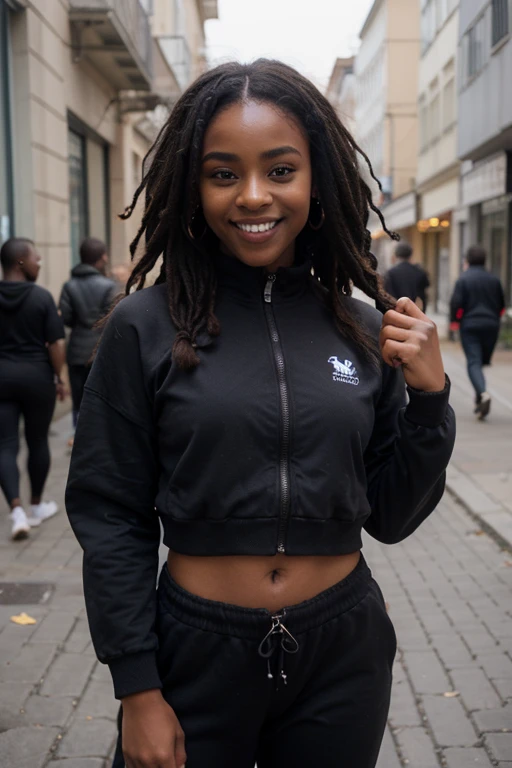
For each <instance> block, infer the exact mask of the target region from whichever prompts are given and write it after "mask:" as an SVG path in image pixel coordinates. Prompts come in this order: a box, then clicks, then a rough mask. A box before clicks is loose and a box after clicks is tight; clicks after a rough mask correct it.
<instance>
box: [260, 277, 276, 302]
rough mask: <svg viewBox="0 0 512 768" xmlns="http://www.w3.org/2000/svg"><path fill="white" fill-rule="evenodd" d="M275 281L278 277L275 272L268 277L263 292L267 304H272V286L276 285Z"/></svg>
mask: <svg viewBox="0 0 512 768" xmlns="http://www.w3.org/2000/svg"><path fill="white" fill-rule="evenodd" d="M275 281H276V276H275V274H274V273H273V272H272V273H271V274H270V275H267V282H266V283H265V290H264V292H263V298H264V299H265V301H266V303H267V304H270V303H271V302H272V286H273V285H274V283H275Z"/></svg>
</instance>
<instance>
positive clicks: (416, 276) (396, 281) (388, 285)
mask: <svg viewBox="0 0 512 768" xmlns="http://www.w3.org/2000/svg"><path fill="white" fill-rule="evenodd" d="M411 256H412V248H411V246H410V245H409V243H399V244H398V245H397V246H396V248H395V257H396V259H397V261H398V264H396V265H395V266H394V267H391V269H389V270H388V271H387V273H386V276H385V277H384V288H385V290H386V292H387V293H389V294H390V295H391V296H393V297H394V298H395V299H401V298H402V296H407V297H408V298H409V299H411V301H414V302H415V304H418V305H419V307H420V309H421V310H422V311H423V312H426V311H427V294H426V291H427V288H428V287H429V285H430V281H429V279H428V275H427V273H426V272H425V270H424V269H423V267H420V265H419V264H411V261H410V259H411ZM418 299H419V301H418Z"/></svg>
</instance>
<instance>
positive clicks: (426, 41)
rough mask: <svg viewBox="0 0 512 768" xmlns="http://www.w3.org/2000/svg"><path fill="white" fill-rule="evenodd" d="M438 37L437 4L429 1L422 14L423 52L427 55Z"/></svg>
mask: <svg viewBox="0 0 512 768" xmlns="http://www.w3.org/2000/svg"><path fill="white" fill-rule="evenodd" d="M435 36H436V4H435V0H428V2H427V3H426V4H425V6H424V8H423V10H422V12H421V52H422V53H425V51H426V50H427V48H428V47H429V46H430V45H431V43H432V41H433V39H434V37H435Z"/></svg>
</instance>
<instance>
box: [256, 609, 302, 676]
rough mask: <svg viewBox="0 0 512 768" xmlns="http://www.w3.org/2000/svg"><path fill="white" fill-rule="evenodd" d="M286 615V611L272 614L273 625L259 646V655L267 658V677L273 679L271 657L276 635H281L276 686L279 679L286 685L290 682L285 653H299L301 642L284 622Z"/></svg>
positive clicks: (274, 648) (274, 647)
mask: <svg viewBox="0 0 512 768" xmlns="http://www.w3.org/2000/svg"><path fill="white" fill-rule="evenodd" d="M284 616H285V611H283V612H282V613H281V614H279V613H276V614H275V615H274V616H272V626H271V628H270V630H269V631H268V632H267V634H266V635H265V637H264V638H263V640H262V641H261V643H260V644H259V646H258V653H259V655H260V656H262V657H263V658H264V659H266V660H267V677H268V678H269V679H270V680H271V679H272V678H273V677H274V675H273V674H272V671H271V669H270V657H271V656H272V655H273V653H274V651H275V650H276V635H280V642H279V656H278V662H277V664H278V668H279V675H278V679H277V683H276V687H277V686H278V685H279V679H281V680H282V681H283V683H284V684H285V685H287V684H288V680H287V676H286V675H285V672H284V654H285V653H297V651H298V650H299V644H298V642H297V640H296V639H295V638H294V636H293V635H292V633H291V632H290V631H289V630H288V629H287V628H286V627H285V625H284V624H283V622H282V619H284Z"/></svg>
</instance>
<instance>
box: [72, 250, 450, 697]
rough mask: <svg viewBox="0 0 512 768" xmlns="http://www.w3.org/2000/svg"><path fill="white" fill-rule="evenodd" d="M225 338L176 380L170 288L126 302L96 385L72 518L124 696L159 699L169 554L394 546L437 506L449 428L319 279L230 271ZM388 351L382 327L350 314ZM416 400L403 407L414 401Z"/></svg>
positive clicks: (356, 307)
mask: <svg viewBox="0 0 512 768" xmlns="http://www.w3.org/2000/svg"><path fill="white" fill-rule="evenodd" d="M218 270H219V287H218V292H217V305H216V313H217V316H218V318H219V320H220V323H221V329H222V330H221V334H220V336H219V337H218V338H216V339H210V338H209V337H208V336H206V335H205V336H204V337H200V338H199V339H198V354H199V356H200V359H201V362H200V364H199V365H198V367H197V368H195V369H194V370H193V371H183V370H180V369H179V368H178V367H177V366H176V365H175V364H173V361H172V358H171V348H172V344H173V340H174V337H175V333H176V331H175V329H174V326H173V324H172V322H171V319H170V316H169V312H168V309H167V297H166V288H165V286H163V285H159V286H154V287H152V288H147V289H145V290H143V291H140V292H137V293H135V294H132V295H130V296H128V297H127V298H125V299H123V301H122V302H121V303H120V304H119V305H118V307H117V308H116V310H115V311H114V314H113V316H112V317H111V319H110V321H109V323H108V325H107V327H106V330H105V332H104V335H103V339H102V342H101V345H100V348H99V351H98V354H97V357H96V360H95V362H94V365H93V368H92V371H91V374H90V376H89V379H88V381H87V385H86V388H85V393H84V398H83V401H82V405H81V409H80V417H79V421H78V428H77V432H76V437H75V444H74V449H73V455H72V459H71V468H70V473H69V479H68V485H67V491H66V505H67V511H68V514H69V518H70V521H71V525H72V527H73V530H74V532H75V534H76V536H77V538H78V540H79V542H80V544H81V546H82V548H83V550H84V586H85V598H86V604H87V612H88V617H89V623H90V627H91V633H92V637H93V641H94V645H95V649H96V652H97V654H98V658H99V659H100V661H103V662H106V663H108V664H109V666H110V669H111V672H112V676H113V679H114V687H115V692H116V696H117V697H119V698H121V697H123V696H125V695H128V694H130V693H134V692H136V691H140V690H145V689H150V688H156V687H159V686H160V678H159V675H158V669H157V664H156V650H157V646H158V640H157V636H156V633H155V629H154V624H155V611H156V593H155V583H156V577H157V568H158V547H159V541H160V524H159V520H161V523H162V526H163V531H164V543H165V544H166V545H167V546H169V547H171V548H172V549H173V550H174V551H176V552H180V553H185V554H190V555H274V554H276V553H278V552H279V553H285V554H288V555H341V554H346V553H349V552H354V551H355V550H357V549H359V548H360V547H361V529H362V528H363V527H364V528H365V529H366V530H367V531H368V532H369V533H370V534H371V535H372V536H374V537H375V538H377V539H378V540H379V541H382V542H385V543H388V544H391V543H393V542H398V541H401V540H402V539H404V538H405V537H406V536H408V535H409V534H411V533H412V532H413V531H414V530H415V529H416V528H417V527H418V525H420V523H421V522H422V521H423V520H424V519H425V518H426V517H427V516H428V515H429V514H430V513H431V512H432V510H433V509H434V508H435V506H436V505H437V503H438V502H439V500H440V498H441V496H442V494H443V490H444V483H445V468H446V466H447V463H448V461H449V458H450V455H451V452H452V448H453V443H454V437H455V419H454V414H453V412H452V410H451V408H450V406H449V405H448V395H449V384H448V383H447V386H446V388H445V390H444V391H443V392H440V393H435V394H426V393H419V392H416V391H412V390H409V398H408V399H407V395H406V387H405V384H404V379H403V374H402V372H401V370H395V369H391V368H389V367H388V366H386V365H385V364H384V363H382V364H380V365H379V364H378V363H377V364H376V363H375V362H373V361H372V360H371V359H369V357H368V356H367V355H365V354H364V351H363V350H362V349H361V348H360V347H358V346H357V345H356V344H354V343H353V342H352V341H350V340H349V339H347V338H344V337H343V336H342V335H341V334H340V333H339V332H338V331H337V329H336V328H335V325H334V322H333V318H332V316H331V314H330V312H329V310H328V309H327V307H326V305H325V303H324V302H323V301H322V299H321V297H320V296H319V294H318V291H317V290H316V289H314V288H313V283H312V278H311V275H310V270H309V267H308V265H306V264H305V265H302V266H297V267H292V268H289V269H280V270H278V272H277V274H276V275H275V276H270V277H269V276H267V275H266V274H265V273H264V272H263V271H262V270H259V269H255V268H251V267H247V266H245V265H244V264H242V263H241V262H239V261H237V260H236V259H234V258H231V257H228V256H226V257H220V258H219V260H218ZM343 300H344V301H346V302H347V305H348V307H349V310H350V312H351V313H352V314H353V316H354V317H355V318H356V319H357V322H358V323H360V324H361V325H362V326H364V327H365V328H366V329H367V330H368V331H369V332H370V333H371V334H372V335H373V336H374V337H375V339H376V340H377V338H378V334H379V329H380V326H381V320H382V317H381V315H380V313H379V312H377V311H376V310H375V309H373V308H372V307H370V306H368V305H367V304H364V303H362V302H360V301H357V300H356V299H353V298H350V297H344V298H343ZM407 400H408V402H407Z"/></svg>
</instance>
